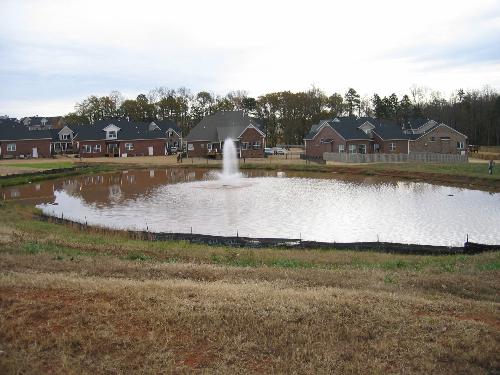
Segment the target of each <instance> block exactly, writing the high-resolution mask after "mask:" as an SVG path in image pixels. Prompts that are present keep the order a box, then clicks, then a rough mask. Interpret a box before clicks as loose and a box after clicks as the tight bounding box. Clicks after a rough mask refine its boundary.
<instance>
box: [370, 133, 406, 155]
mask: <svg viewBox="0 0 500 375" xmlns="http://www.w3.org/2000/svg"><path fill="white" fill-rule="evenodd" d="M373 141H374V142H375V143H377V144H378V145H380V149H379V151H378V152H379V153H381V154H407V153H408V140H406V139H393V140H391V139H388V140H384V139H382V138H381V137H379V136H378V135H377V134H376V133H374V134H373ZM391 143H394V144H395V145H396V149H395V150H393V151H391V149H390V144H391Z"/></svg>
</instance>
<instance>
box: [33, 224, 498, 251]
mask: <svg viewBox="0 0 500 375" xmlns="http://www.w3.org/2000/svg"><path fill="white" fill-rule="evenodd" d="M39 219H40V220H42V221H49V222H53V223H58V224H65V225H69V226H71V227H74V228H78V229H80V230H90V231H93V232H96V233H104V234H113V233H114V234H122V235H123V234H126V235H127V236H128V237H129V238H131V239H137V240H144V241H188V242H190V243H195V244H204V245H211V246H231V247H248V248H270V247H271V248H272V247H275V248H290V249H325V250H353V251H376V252H384V253H394V254H414V255H451V254H479V253H483V252H487V251H498V250H500V245H485V244H478V243H474V242H465V243H464V246H434V245H418V244H403V243H396V242H342V243H341V242H318V241H303V240H301V239H297V238H253V237H240V236H213V235H207V234H196V233H170V232H149V231H127V230H120V229H111V228H106V227H100V226H90V225H87V224H86V223H80V222H76V221H72V220H68V219H65V218H64V217H54V216H50V215H46V214H40V215H39Z"/></svg>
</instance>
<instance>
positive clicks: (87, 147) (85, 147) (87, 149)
mask: <svg viewBox="0 0 500 375" xmlns="http://www.w3.org/2000/svg"><path fill="white" fill-rule="evenodd" d="M83 152H84V153H86V154H90V153H91V152H92V145H83Z"/></svg>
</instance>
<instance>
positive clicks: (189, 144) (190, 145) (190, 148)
mask: <svg viewBox="0 0 500 375" xmlns="http://www.w3.org/2000/svg"><path fill="white" fill-rule="evenodd" d="M188 151H194V145H193V144H192V143H188Z"/></svg>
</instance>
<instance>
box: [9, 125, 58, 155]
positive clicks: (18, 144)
mask: <svg viewBox="0 0 500 375" xmlns="http://www.w3.org/2000/svg"><path fill="white" fill-rule="evenodd" d="M0 126H1V128H0V157H2V158H30V157H33V158H38V157H41V158H48V157H50V155H51V142H52V134H51V132H50V131H49V130H39V131H31V130H29V128H27V127H26V126H23V125H21V124H18V123H17V122H14V123H10V124H2V125H0Z"/></svg>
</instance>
